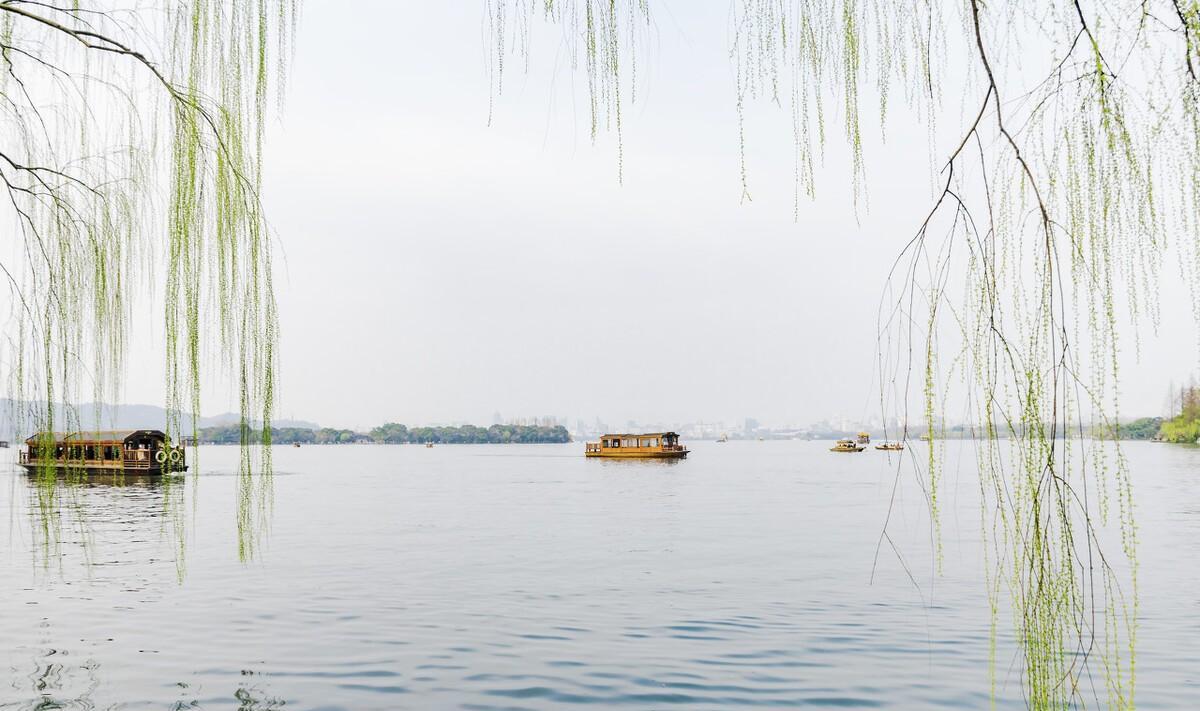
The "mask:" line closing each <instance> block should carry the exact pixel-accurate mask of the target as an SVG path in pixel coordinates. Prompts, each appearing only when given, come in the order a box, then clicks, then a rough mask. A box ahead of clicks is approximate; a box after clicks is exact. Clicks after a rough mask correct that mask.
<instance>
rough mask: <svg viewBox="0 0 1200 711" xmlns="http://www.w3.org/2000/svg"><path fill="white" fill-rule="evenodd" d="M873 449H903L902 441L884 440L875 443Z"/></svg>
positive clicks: (890, 450)
mask: <svg viewBox="0 0 1200 711" xmlns="http://www.w3.org/2000/svg"><path fill="white" fill-rule="evenodd" d="M875 449H882V450H883V451H885V452H899V451H901V450H903V449H904V443H903V442H891V441H888V440H884V441H882V442H880V443H879V444H877V445H875Z"/></svg>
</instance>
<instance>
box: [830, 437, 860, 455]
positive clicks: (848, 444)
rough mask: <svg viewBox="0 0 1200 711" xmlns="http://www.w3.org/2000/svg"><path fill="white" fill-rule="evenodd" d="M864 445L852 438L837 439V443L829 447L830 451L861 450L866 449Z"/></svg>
mask: <svg viewBox="0 0 1200 711" xmlns="http://www.w3.org/2000/svg"><path fill="white" fill-rule="evenodd" d="M866 448H867V447H866V445H863V444H859V443H858V442H855V441H854V440H852V439H839V440H838V441H837V444H835V445H833V446H832V447H830V448H829V451H830V452H861V451H863V450H864V449H866Z"/></svg>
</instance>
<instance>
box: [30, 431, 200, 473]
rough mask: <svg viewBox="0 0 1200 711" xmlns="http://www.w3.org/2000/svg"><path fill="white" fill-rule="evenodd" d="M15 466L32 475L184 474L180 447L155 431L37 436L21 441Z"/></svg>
mask: <svg viewBox="0 0 1200 711" xmlns="http://www.w3.org/2000/svg"><path fill="white" fill-rule="evenodd" d="M17 463H18V464H20V465H21V466H22V467H24V468H25V470H26V471H28V472H30V473H33V472H36V471H40V470H45V469H53V470H55V471H57V472H59V473H64V472H71V473H80V472H82V473H86V474H89V475H92V474H114V473H118V474H119V473H128V474H140V475H150V476H157V475H161V474H170V473H172V472H184V471H187V455H186V453H185V452H184V448H183V447H175V446H172V445H171V440H170V438H169V437H167V435H166V434H164V433H163V432H161V431H159V430H105V431H98V432H39V433H38V434H35V435H34V436H32V437H30V438H29V439H27V440H25V447H24V448H22V449H21V452H20V457H19V459H18V462H17Z"/></svg>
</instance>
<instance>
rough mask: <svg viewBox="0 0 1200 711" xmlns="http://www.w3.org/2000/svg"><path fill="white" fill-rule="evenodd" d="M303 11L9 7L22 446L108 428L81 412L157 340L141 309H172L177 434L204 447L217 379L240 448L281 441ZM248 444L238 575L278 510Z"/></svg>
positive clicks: (45, 498)
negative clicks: (270, 139) (290, 126)
mask: <svg viewBox="0 0 1200 711" xmlns="http://www.w3.org/2000/svg"><path fill="white" fill-rule="evenodd" d="M296 3H297V0H163V2H162V3H160V4H159V5H157V6H155V7H153V8H145V7H143V6H136V7H135V9H127V8H126V7H125V6H124V5H122V4H120V3H112V2H108V1H107V0H94V1H90V2H85V1H83V0H79V1H76V2H71V3H62V4H55V3H43V2H29V1H27V0H0V61H2V62H3V65H4V66H3V70H2V71H0V123H2V125H3V133H2V135H4V136H5V139H4V140H3V141H2V143H3V145H2V146H0V179H2V180H3V181H4V186H5V188H6V196H7V198H8V199H7V201H5V202H6V204H5V210H6V212H8V213H9V216H10V218H11V221H10V225H11V227H12V229H10V230H9V231H8V234H10V235H11V236H12V239H10V240H9V244H10V247H11V249H10V251H9V253H8V254H6V255H4V257H3V261H2V262H0V270H2V274H3V276H2V278H3V279H4V280H5V281H7V283H8V286H9V293H10V295H11V299H10V305H11V309H10V312H11V315H10V318H11V320H12V321H13V322H15V324H16V326H15V328H14V329H13V330H12V331H10V333H12V332H15V333H16V336H15V337H14V338H13V339H12V340H11V341H10V347H9V349H8V352H9V353H10V354H11V356H10V358H11V359H6V365H8V366H9V373H10V376H11V380H12V383H13V391H14V399H15V401H16V402H17V403H21V404H22V405H21V408H20V412H19V413H18V419H19V421H20V422H21V427H20V429H23V430H34V429H36V430H44V431H52V430H61V431H70V430H75V429H81V428H88V429H90V428H95V427H96V426H97V425H99V424H100V423H99V420H100V419H101V417H100V413H81V412H78V411H77V408H76V407H74V403H77V402H79V401H80V400H81V399H82V397H83V396H85V395H87V394H89V391H90V395H91V397H92V399H93V400H94V401H95V402H103V401H108V402H116V401H117V397H118V394H119V391H120V387H121V378H122V375H123V370H122V368H123V364H124V363H125V357H126V355H127V348H128V340H129V336H130V334H131V333H132V332H134V331H138V332H141V331H151V332H154V333H158V327H155V326H154V325H153V324H148V323H146V322H145V320H144V319H141V318H136V319H135V318H134V316H133V310H132V304H133V302H134V299H135V297H136V295H137V294H138V293H139V292H142V293H145V292H147V291H149V292H153V293H157V290H158V289H162V290H163V296H164V297H165V298H164V299H163V303H164V305H165V309H164V315H163V322H162V326H161V328H162V331H161V333H162V334H163V341H161V343H162V344H163V350H162V356H163V358H164V360H165V363H166V373H167V383H166V393H167V394H166V405H167V410H168V413H169V415H168V423H167V429H168V434H169V435H170V436H171V437H172V438H174V439H176V440H178V439H179V438H181V437H183V436H186V435H194V434H195V432H194V428H195V422H196V414H197V413H198V412H199V408H200V392H201V376H202V375H204V374H209V373H212V372H213V370H214V368H213V367H211V364H214V363H217V364H220V366H218V369H219V368H220V367H223V368H224V369H225V371H226V372H227V374H228V375H230V376H232V378H233V380H234V382H236V383H237V384H238V388H239V390H240V397H239V400H240V406H241V415H242V425H243V426H242V429H243V432H245V433H247V434H249V431H250V422H252V421H254V420H258V421H260V422H261V423H262V425H263V429H264V431H268V432H269V426H270V421H271V417H272V408H273V401H274V379H273V372H274V365H275V357H276V356H275V344H276V342H277V325H276V313H275V302H274V298H273V295H272V284H271V278H272V277H271V273H272V268H271V245H270V239H269V235H268V230H267V225H266V221H265V219H264V216H263V212H262V208H261V205H260V203H259V198H258V186H259V185H260V183H261V180H262V151H263V132H264V117H265V115H266V113H267V111H268V104H269V103H270V102H271V98H272V95H273V94H275V95H276V96H278V95H279V90H280V89H281V87H282V76H283V74H282V73H283V68H284V65H285V60H286V58H287V55H288V54H289V52H290V43H291V37H292V35H293V31H294V22H295V19H296V14H297V4H296ZM155 342H156V343H158V342H160V341H155ZM89 414H92V416H91V417H89ZM185 428H187V429H188V430H190V431H185ZM249 443H250V439H249V437H246V438H244V439H243V445H244V446H243V448H242V456H241V463H240V466H239V480H240V484H239V509H238V519H237V520H238V530H239V534H240V535H239V552H240V554H241V555H242V556H243V557H244V558H247V557H250V556H252V555H253V554H254V552H255V546H256V543H257V541H258V534H260V533H261V532H262V526H263V525H264V524H265V521H266V518H265V517H264V516H262V515H261V514H263V513H265V511H266V510H267V509H268V508H269V506H270V491H271V490H270V472H271V463H270V449H269V444H270V442H269V441H268V442H264V443H263V445H264V446H263V447H261V449H260V450H258V451H259V452H260V453H261V454H256V453H255V451H253V450H251V448H250V447H249ZM194 470H195V467H193V471H194ZM258 474H261V476H259V475H258ZM36 479H37V482H38V485H39V494H38V498H39V506H38V508H39V509H40V510H42V511H43V512H50V511H53V510H54V509H55V507H56V506H58V504H59V502H58V501H57V499H56V494H55V491H56V478H55V473H54V472H53V471H52V470H50V469H47V471H43V472H40V473H39V474H38V475H37V476H36ZM169 485H173V484H169ZM164 500H167V501H177V500H178V497H176V496H166V497H164ZM44 520H45V521H46V522H47V526H49V525H50V522H51V521H52V520H54V518H53V517H52V516H47V517H44ZM46 533H47V535H48V536H49V538H48V539H47V540H50V539H51V538H53V534H52V533H51V532H50V530H49V529H46ZM180 533H181V532H180ZM178 544H179V546H180V549H179V550H180V553H181V554H182V550H183V548H182V544H183V541H182V539H180V540H179V541H178Z"/></svg>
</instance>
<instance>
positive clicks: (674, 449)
mask: <svg viewBox="0 0 1200 711" xmlns="http://www.w3.org/2000/svg"><path fill="white" fill-rule="evenodd" d="M583 454H584V456H585V457H612V458H618V459H683V458H684V457H686V456H687V455H688V448H687V447H684V446H683V445H681V444H679V435H677V434H675V433H674V432H650V433H646V434H606V435H604V436H603V437H601V438H600V441H599V442H588V443H587V444H585V445H584V450H583Z"/></svg>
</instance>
